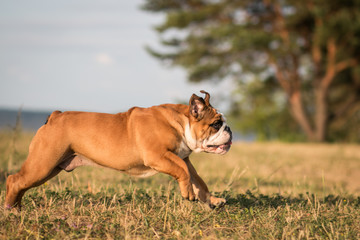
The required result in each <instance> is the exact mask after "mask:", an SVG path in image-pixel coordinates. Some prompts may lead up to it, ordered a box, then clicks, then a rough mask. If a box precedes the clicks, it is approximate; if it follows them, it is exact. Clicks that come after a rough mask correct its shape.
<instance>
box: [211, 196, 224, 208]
mask: <svg viewBox="0 0 360 240" xmlns="http://www.w3.org/2000/svg"><path fill="white" fill-rule="evenodd" d="M209 200H210V201H209V206H210V208H220V207H222V206H224V205H225V203H226V200H225V199H224V198H217V197H214V196H210V199H209Z"/></svg>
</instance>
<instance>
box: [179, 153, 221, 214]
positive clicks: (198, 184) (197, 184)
mask: <svg viewBox="0 0 360 240" xmlns="http://www.w3.org/2000/svg"><path fill="white" fill-rule="evenodd" d="M184 161H185V163H186V165H187V166H188V169H189V171H190V175H191V183H192V186H193V190H194V192H195V195H196V198H197V199H198V200H200V201H202V202H205V203H207V204H208V205H209V206H210V207H211V208H214V207H219V206H222V205H224V204H225V203H226V200H225V199H224V198H217V197H214V196H212V195H211V194H210V192H209V189H208V187H207V186H206V183H205V182H204V181H203V180H202V178H201V177H200V176H199V175H198V174H197V172H196V170H195V168H194V166H193V165H192V164H191V162H190V159H189V158H188V157H187V158H185V159H184Z"/></svg>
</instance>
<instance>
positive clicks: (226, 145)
mask: <svg viewBox="0 0 360 240" xmlns="http://www.w3.org/2000/svg"><path fill="white" fill-rule="evenodd" d="M231 144H232V142H231V141H228V142H227V143H225V144H223V145H219V146H218V148H221V149H223V150H224V149H226V148H227V147H230V146H231Z"/></svg>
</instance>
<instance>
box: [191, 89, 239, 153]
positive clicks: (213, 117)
mask: <svg viewBox="0 0 360 240" xmlns="http://www.w3.org/2000/svg"><path fill="white" fill-rule="evenodd" d="M201 92H202V93H205V94H206V97H205V99H203V98H201V97H198V96H196V95H195V94H193V95H192V97H191V98H190V102H189V105H190V110H189V111H190V112H189V113H190V124H189V126H188V127H187V129H186V131H185V138H186V141H187V143H188V146H189V148H190V149H191V150H193V151H195V152H209V153H216V154H225V153H226V152H228V151H229V149H230V146H231V144H232V142H231V140H232V133H231V130H230V127H229V126H227V124H226V119H225V117H224V116H223V114H221V113H219V112H218V111H217V110H216V109H215V108H213V107H212V106H211V105H210V103H209V99H210V95H209V94H208V93H207V92H205V91H201Z"/></svg>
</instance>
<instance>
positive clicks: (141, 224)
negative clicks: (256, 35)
mask: <svg viewBox="0 0 360 240" xmlns="http://www.w3.org/2000/svg"><path fill="white" fill-rule="evenodd" d="M31 135H32V134H22V136H21V137H19V138H18V139H17V140H16V144H15V146H14V147H11V146H10V144H9V139H11V133H1V134H0V173H1V176H0V181H1V182H0V190H1V193H0V204H1V206H2V205H3V202H4V196H5V191H4V190H5V185H4V179H5V178H4V176H5V175H6V174H7V173H8V172H9V169H7V166H8V165H7V160H8V159H9V158H10V156H9V155H10V154H12V155H13V156H12V157H13V159H14V162H13V166H12V167H13V169H14V170H15V169H18V168H19V167H20V164H21V163H22V162H23V161H24V159H25V157H26V154H27V147H28V144H29V141H30V138H31ZM9 148H14V149H9ZM192 159H193V163H194V165H195V167H196V169H197V170H198V172H199V174H200V176H202V177H203V178H204V180H205V182H207V183H208V186H209V188H210V189H211V190H212V191H214V192H215V194H216V195H219V196H223V197H226V198H227V200H228V204H227V205H226V206H224V207H223V208H221V209H216V210H209V209H208V208H207V207H206V206H204V205H203V204H201V203H197V202H189V201H185V200H182V199H181V195H180V193H179V189H178V186H177V184H176V182H175V181H174V180H173V179H171V178H170V177H168V176H166V175H163V174H158V175H156V176H154V177H150V178H147V179H136V178H131V177H129V176H127V175H125V174H122V173H119V172H116V171H113V170H110V169H101V168H90V167H84V168H80V169H76V170H75V171H73V172H72V173H61V174H60V175H59V176H58V177H56V178H54V179H52V180H51V181H49V182H48V183H46V184H44V185H43V186H41V187H38V188H36V189H33V190H30V191H29V192H28V193H27V194H26V196H25V198H24V208H23V211H22V212H21V213H16V212H9V211H5V210H4V209H3V208H1V207H0V212H1V213H2V214H0V238H3V239H25V238H30V239H42V238H46V239H51V238H55V239H60V238H63V239H78V238H81V239H124V238H126V239H144V238H145V239H148V238H152V239H153V238H155V239H157V238H159V239H164V238H165V239H201V238H206V239H229V238H230V239H359V238H360V227H359V226H360V210H359V207H360V198H359V194H358V193H359V190H360V184H359V180H358V179H359V176H360V148H359V147H358V146H356V145H328V144H283V143H237V144H235V146H234V147H233V148H232V149H231V151H230V152H229V153H228V154H227V155H225V156H217V155H211V154H198V155H194V156H193V157H192ZM10 171H12V170H11V169H10Z"/></svg>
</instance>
